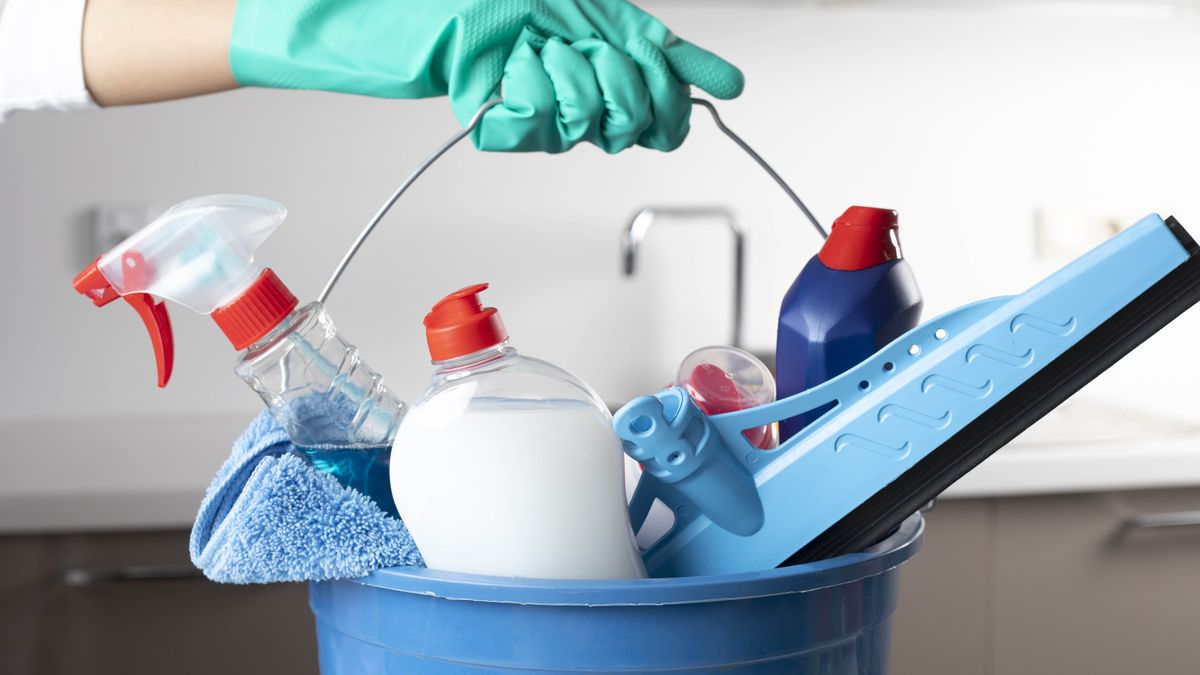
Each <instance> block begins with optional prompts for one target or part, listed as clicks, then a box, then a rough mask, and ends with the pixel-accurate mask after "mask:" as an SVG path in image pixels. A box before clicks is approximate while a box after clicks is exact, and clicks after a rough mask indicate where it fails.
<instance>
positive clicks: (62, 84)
mask: <svg viewBox="0 0 1200 675" xmlns="http://www.w3.org/2000/svg"><path fill="white" fill-rule="evenodd" d="M84 2H85V0H0V120H3V119H4V118H5V116H7V115H8V114H9V113H11V112H12V111H14V110H38V109H46V108H49V109H54V110H80V109H84V108H93V107H95V106H96V104H95V102H94V101H92V97H91V95H90V94H88V90H87V87H86V86H85V85H84V82H83V48H82V42H83V40H82V37H83V7H84Z"/></svg>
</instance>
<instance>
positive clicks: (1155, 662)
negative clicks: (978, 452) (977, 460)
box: [994, 489, 1200, 675]
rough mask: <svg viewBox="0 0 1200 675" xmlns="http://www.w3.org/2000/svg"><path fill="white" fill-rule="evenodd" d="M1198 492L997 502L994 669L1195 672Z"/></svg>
mask: <svg viewBox="0 0 1200 675" xmlns="http://www.w3.org/2000/svg"><path fill="white" fill-rule="evenodd" d="M1198 626H1200V490H1196V489H1187V490H1147V491H1138V492H1121V493H1109V494H1086V495H1069V496H1055V497H1026V498H1020V499H1001V500H997V522H996V629H995V642H996V645H995V663H996V668H995V671H994V672H995V674H996V675H1026V674H1028V673H1088V675H1128V674H1129V673H1197V672H1200V639H1197V637H1196V630H1197V627H1198Z"/></svg>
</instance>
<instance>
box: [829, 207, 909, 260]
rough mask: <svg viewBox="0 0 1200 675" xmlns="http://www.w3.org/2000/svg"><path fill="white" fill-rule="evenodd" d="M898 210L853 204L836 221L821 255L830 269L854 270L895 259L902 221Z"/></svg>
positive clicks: (897, 256)
mask: <svg viewBox="0 0 1200 675" xmlns="http://www.w3.org/2000/svg"><path fill="white" fill-rule="evenodd" d="M898 220H899V218H898V216H897V215H896V212H895V211H893V210H891V209H876V208H872V207H869V206H851V207H850V208H848V209H846V212H845V213H843V214H842V216H841V217H840V218H838V219H837V220H835V221H833V227H832V228H831V230H830V232H829V238H828V239H826V240H825V245H824V246H822V247H821V252H820V253H818V254H817V256H818V257H819V258H820V259H821V262H823V263H825V266H826V267H828V268H830V269H835V270H843V271H846V272H852V271H854V270H862V269H866V268H868V267H874V266H876V265H880V264H883V263H885V262H887V261H889V260H895V259H896V258H899V257H900V256H899V255H898V254H897V252H896V241H898V240H899V236H900V225H899V223H898Z"/></svg>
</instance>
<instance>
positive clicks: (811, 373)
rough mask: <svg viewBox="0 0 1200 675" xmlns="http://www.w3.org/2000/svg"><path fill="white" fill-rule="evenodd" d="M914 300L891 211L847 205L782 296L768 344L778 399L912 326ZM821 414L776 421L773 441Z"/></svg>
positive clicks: (916, 316)
mask: <svg viewBox="0 0 1200 675" xmlns="http://www.w3.org/2000/svg"><path fill="white" fill-rule="evenodd" d="M921 304H922V302H921V291H920V290H919V289H918V288H917V280H916V277H914V276H913V272H912V268H911V267H909V266H908V263H907V262H905V261H904V259H903V257H902V255H901V249H900V239H899V225H898V223H897V216H896V212H895V211H892V210H891V209H877V208H870V207H866V206H851V207H850V208H849V209H847V210H846V212H845V213H843V214H842V216H841V217H840V218H838V219H837V220H836V221H834V223H833V227H832V229H831V231H830V233H829V238H828V239H827V240H825V245H824V246H823V247H822V248H821V251H820V252H819V253H818V254H817V255H815V256H813V258H812V260H810V261H808V264H807V265H805V266H804V269H803V270H802V271H801V272H800V276H799V277H797V278H796V281H795V282H794V283H793V284H792V286H791V288H789V289H788V292H787V294H786V295H784V297H783V305H782V307H781V308H780V310H779V334H778V339H777V341H776V345H775V370H776V382H777V386H778V389H779V398H780V399H783V398H786V397H788V396H792V395H794V394H798V393H800V392H802V391H804V390H806V389H809V388H811V387H815V386H816V385H818V384H821V383H822V382H824V381H826V380H828V379H831V378H833V377H836V376H838V375H841V374H842V373H843V372H845V371H846V370H848V369H849V368H850V367H852V366H855V365H857V364H858V363H860V362H862V361H863V360H865V359H866V358H867V357H869V356H870V355H871V354H874V353H875V352H876V351H878V350H879V349H880V348H881V347H883V346H884V345H886V344H888V343H889V342H891V341H892V340H894V339H896V338H897V337H899V336H900V335H902V334H903V333H905V332H907V331H908V330H910V329H912V328H913V327H915V326H916V325H917V321H918V320H920V317H921ZM826 409H827V408H826ZM824 412H825V410H824V409H818V410H814V411H810V412H809V413H806V414H804V415H800V416H798V417H793V418H791V419H787V420H784V421H782V422H780V425H779V427H780V428H779V431H780V442H783V441H786V440H787V439H789V438H791V437H792V436H794V435H796V433H798V432H799V431H800V430H801V429H802V428H804V425H805V424H807V423H809V422H811V421H813V420H815V419H816V418H818V417H820V416H821V414H822V413H824Z"/></svg>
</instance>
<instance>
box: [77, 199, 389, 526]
mask: <svg viewBox="0 0 1200 675" xmlns="http://www.w3.org/2000/svg"><path fill="white" fill-rule="evenodd" d="M286 216H287V210H286V209H285V208H284V207H283V205H282V204H278V203H275V202H272V201H268V200H265V199H259V198H256V197H247V196H241V195H214V196H210V197H201V198H198V199H192V200H189V201H186V202H183V203H181V204H178V205H176V206H174V207H172V208H171V209H170V210H168V211H167V212H166V213H164V214H163V215H162V216H160V217H159V218H158V219H157V220H155V221H154V222H152V223H150V224H149V225H147V226H146V227H144V228H142V229H141V230H139V231H138V232H136V233H135V234H133V235H132V236H130V237H129V238H128V239H126V240H125V241H123V242H121V243H120V244H119V245H117V246H116V248H114V249H113V250H111V251H109V252H108V253H106V254H104V255H102V256H100V257H99V258H98V259H96V261H95V262H93V263H92V264H91V265H89V266H88V267H87V268H86V269H84V270H83V271H82V272H80V273H79V275H78V276H76V277H75V280H74V286H75V290H77V291H78V292H79V293H81V294H83V295H86V296H87V297H88V298H90V299H91V300H92V302H93V303H94V304H95V305H96V306H97V307H100V306H103V305H106V304H108V303H110V302H112V301H113V300H115V299H117V298H123V299H124V300H125V301H126V302H127V303H129V305H130V306H132V307H133V309H134V310H135V311H136V312H137V313H138V315H139V316H140V317H141V319H142V321H143V323H145V325H146V329H147V331H148V332H149V334H150V341H151V344H152V345H153V347H154V354H155V360H156V362H157V364H158V386H160V387H165V386H166V384H167V381H168V380H169V379H170V377H171V368H172V365H173V363H174V340H173V336H172V331H171V323H170V318H169V316H168V314H167V308H166V304H165V302H163V301H164V300H165V301H169V302H173V303H176V304H179V305H183V306H184V307H187V308H188V309H191V310H192V311H195V312H198V313H200V314H208V315H210V316H212V318H213V320H214V321H215V322H216V324H217V326H218V327H220V329H221V331H222V332H223V333H224V334H225V337H227V338H228V339H229V341H230V343H232V344H233V347H234V349H237V350H238V351H239V354H238V358H237V361H236V363H235V365H234V372H236V373H237V375H238V377H240V378H242V379H243V380H244V381H245V382H246V383H247V384H248V385H250V388H251V389H253V390H254V391H255V393H257V394H258V395H259V397H260V398H261V399H262V400H263V403H265V404H266V406H267V408H268V409H269V410H270V411H271V414H272V415H273V416H274V418H275V419H276V420H277V421H278V422H279V424H280V425H282V426H283V428H284V429H285V430H286V431H287V433H288V436H289V437H290V438H291V440H292V443H293V444H294V445H295V446H296V447H297V448H298V450H299V453H300V455H301V456H302V457H304V458H305V459H306V460H307V461H308V462H309V463H310V464H312V466H313V467H315V468H316V469H318V470H320V471H324V472H326V473H329V474H332V475H333V476H334V477H336V478H337V479H338V480H339V481H340V482H341V483H342V484H343V485H346V486H348V487H351V488H354V489H357V490H359V491H360V492H363V493H364V494H366V495H368V496H369V497H371V498H372V499H374V500H375V502H376V503H377V504H379V506H380V507H381V508H382V509H383V510H384V511H386V512H388V513H390V514H392V515H396V506H395V503H394V502H393V501H392V495H391V487H390V484H389V478H388V459H389V455H390V447H391V444H392V440H393V438H394V436H395V434H396V429H397V427H398V426H399V424H400V419H401V418H402V417H403V416H404V412H405V405H404V403H402V402H401V401H400V400H399V399H397V398H396V396H395V395H394V394H392V392H391V391H390V390H389V389H388V388H387V386H386V385H385V384H384V383H383V378H382V377H380V376H379V374H378V373H376V372H375V371H374V370H372V369H371V367H370V366H368V365H367V364H366V362H365V361H363V360H362V359H361V358H359V355H358V349H357V348H356V347H355V346H354V345H353V344H351V343H350V342H348V341H347V340H346V339H345V338H344V337H343V336H342V335H341V334H339V333H338V330H337V328H336V327H335V326H334V324H333V321H332V320H331V319H330V318H329V314H328V313H327V312H326V311H325V308H324V306H323V305H321V303H319V302H312V303H309V304H307V305H304V306H298V305H299V302H298V301H297V299H296V296H295V295H293V294H292V292H291V291H290V290H288V288H287V286H285V285H284V284H283V282H282V281H280V279H279V277H278V276H276V275H275V273H274V272H273V271H271V269H270V268H265V269H264V268H263V267H261V266H260V265H258V264H257V263H255V262H254V251H255V250H256V249H257V248H258V247H259V246H260V245H261V244H262V243H263V241H265V240H266V238H267V237H268V236H270V234H271V233H272V232H274V231H275V229H276V228H277V227H279V225H280V224H281V223H282V222H283V220H284V218H285V217H286Z"/></svg>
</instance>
